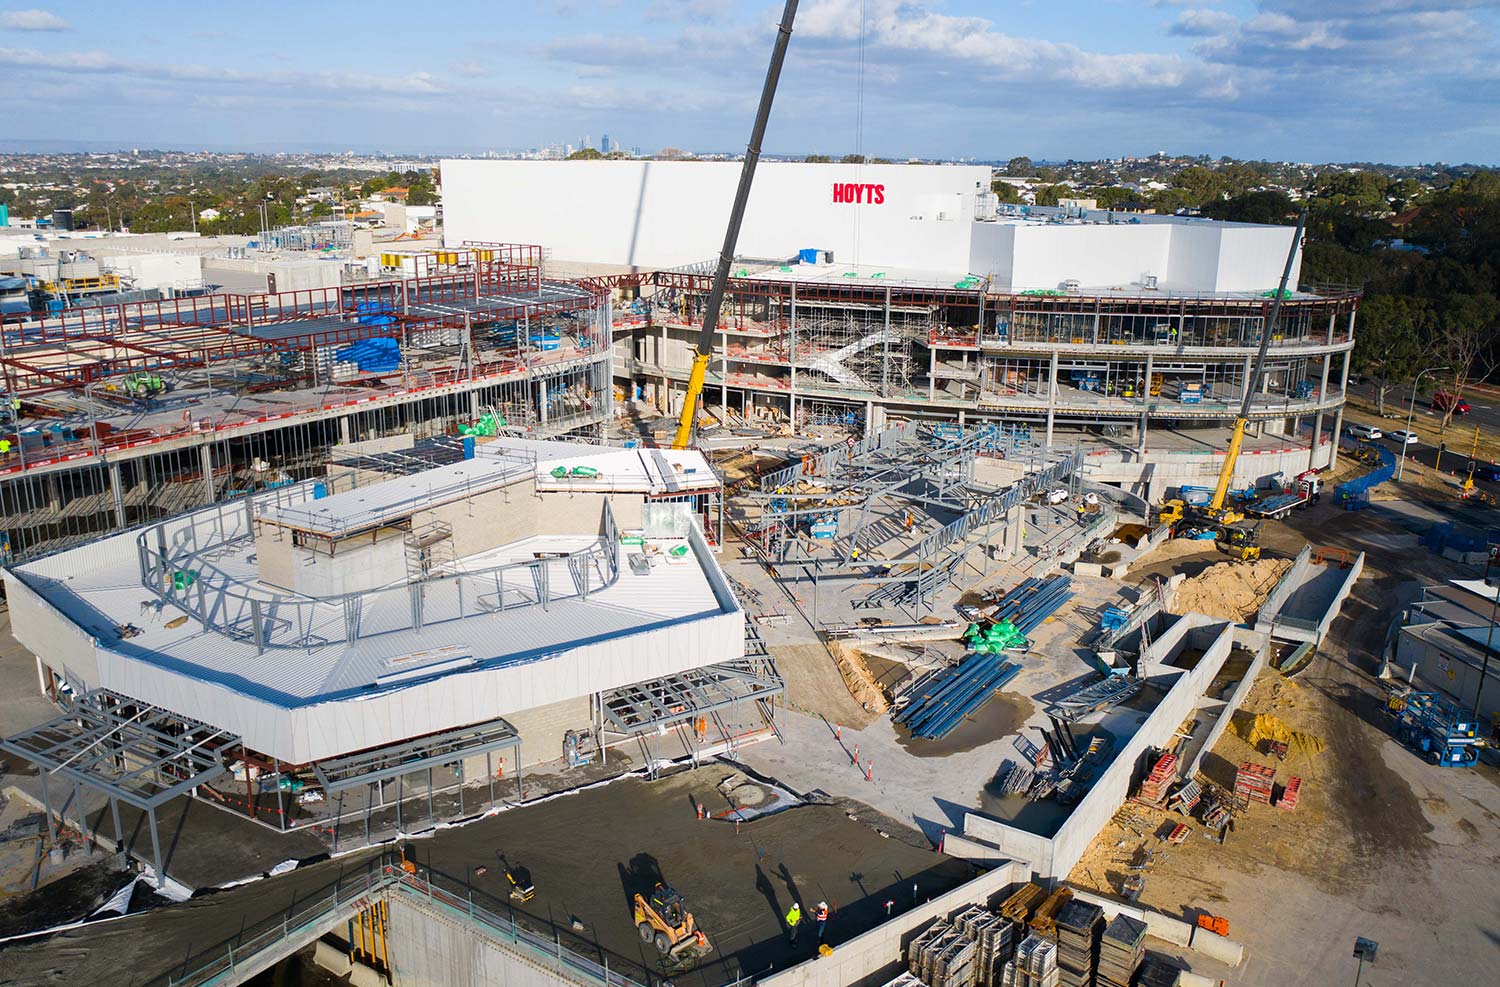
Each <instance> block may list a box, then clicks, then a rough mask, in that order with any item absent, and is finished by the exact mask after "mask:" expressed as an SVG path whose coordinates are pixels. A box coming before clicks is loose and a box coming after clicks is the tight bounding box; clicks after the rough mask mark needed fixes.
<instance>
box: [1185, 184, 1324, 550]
mask: <svg viewBox="0 0 1500 987" xmlns="http://www.w3.org/2000/svg"><path fill="white" fill-rule="evenodd" d="M1306 228H1307V210H1306V209H1304V210H1302V212H1301V213H1300V214H1299V215H1298V216H1297V232H1296V234H1294V235H1293V236H1292V246H1291V249H1290V250H1288V251H1287V254H1286V266H1285V267H1283V268H1282V269H1281V283H1280V284H1279V285H1278V286H1277V288H1276V297H1275V299H1274V300H1273V301H1272V302H1271V313H1270V315H1269V317H1267V319H1266V324H1265V325H1264V326H1263V327H1262V328H1261V333H1260V348H1259V349H1257V350H1256V351H1255V364H1254V367H1253V369H1252V370H1251V371H1250V377H1249V378H1248V379H1247V380H1246V381H1245V388H1244V389H1245V398H1244V400H1243V401H1241V402H1240V413H1239V415H1238V416H1237V417H1236V418H1235V420H1234V427H1233V429H1232V430H1231V431H1230V434H1229V448H1228V449H1227V450H1225V453H1224V465H1223V467H1222V468H1220V470H1219V482H1218V484H1217V485H1216V486H1215V487H1214V495H1213V499H1211V500H1210V501H1209V502H1208V504H1207V505H1206V506H1203V507H1193V506H1191V505H1188V504H1185V503H1183V502H1182V501H1181V500H1169V501H1167V502H1166V503H1165V504H1163V505H1162V506H1161V508H1160V512H1159V514H1158V520H1159V521H1161V522H1163V523H1174V522H1178V521H1188V522H1196V523H1197V524H1200V525H1203V526H1205V527H1207V526H1216V527H1219V528H1221V529H1223V528H1226V527H1228V526H1230V525H1233V524H1237V523H1238V522H1240V521H1243V520H1244V519H1245V515H1244V514H1243V513H1241V512H1240V511H1237V510H1235V509H1234V508H1232V507H1227V506H1225V501H1226V500H1228V498H1229V483H1230V481H1231V480H1232V479H1233V478H1234V467H1235V463H1236V462H1238V461H1239V458H1240V446H1241V445H1242V444H1244V441H1245V429H1246V427H1248V426H1249V424H1250V402H1251V400H1252V399H1253V398H1254V396H1255V385H1256V383H1257V382H1258V381H1259V380H1260V378H1261V374H1262V373H1263V372H1264V371H1265V367H1266V352H1267V351H1268V350H1269V349H1270V348H1271V332H1272V330H1273V329H1274V328H1275V327H1276V319H1277V318H1278V317H1279V316H1280V315H1281V302H1282V299H1284V298H1285V297H1286V294H1287V287H1286V286H1287V282H1288V281H1289V280H1291V277H1292V264H1293V263H1294V262H1295V261H1296V259H1297V249H1298V248H1299V247H1300V246H1301V245H1302V233H1303V231H1304V230H1305V229H1306ZM1220 540H1221V541H1224V540H1225V539H1224V538H1222V537H1221V538H1220ZM1256 554H1257V556H1258V555H1259V550H1258V549H1257V551H1256Z"/></svg>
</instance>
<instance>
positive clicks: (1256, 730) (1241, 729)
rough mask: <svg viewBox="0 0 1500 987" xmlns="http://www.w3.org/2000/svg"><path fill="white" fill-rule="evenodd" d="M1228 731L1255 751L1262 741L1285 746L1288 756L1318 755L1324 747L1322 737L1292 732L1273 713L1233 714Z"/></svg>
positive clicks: (1284, 722)
mask: <svg viewBox="0 0 1500 987" xmlns="http://www.w3.org/2000/svg"><path fill="white" fill-rule="evenodd" d="M1230 729H1232V730H1233V731H1234V734H1235V736H1237V737H1239V738H1240V739H1241V740H1243V741H1244V742H1245V743H1247V744H1249V745H1250V746H1251V747H1254V748H1256V749H1259V748H1260V744H1261V741H1263V740H1275V741H1279V742H1280V743H1283V744H1286V749H1287V753H1289V754H1318V753H1321V752H1322V750H1323V748H1324V746H1325V745H1324V743H1323V738H1322V737H1319V736H1317V735H1316V734H1311V733H1303V732H1302V731H1300V730H1293V729H1292V728H1291V727H1289V726H1287V725H1286V721H1285V720H1283V719H1282V718H1281V717H1279V716H1277V715H1275V714H1274V713H1243V712H1241V713H1235V714H1234V720H1233V721H1232V723H1231V725H1230Z"/></svg>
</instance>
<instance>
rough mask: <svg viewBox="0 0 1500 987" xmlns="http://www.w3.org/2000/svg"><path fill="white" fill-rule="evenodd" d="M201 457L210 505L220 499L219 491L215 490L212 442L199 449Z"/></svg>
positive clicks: (204, 483) (204, 482) (205, 488)
mask: <svg viewBox="0 0 1500 987" xmlns="http://www.w3.org/2000/svg"><path fill="white" fill-rule="evenodd" d="M199 456H200V457H201V458H202V461H203V491H204V493H205V494H206V495H207V496H208V503H210V504H212V503H213V502H214V501H216V500H218V499H219V495H218V491H216V490H214V445H213V443H212V442H209V443H206V444H204V445H203V446H200V447H199Z"/></svg>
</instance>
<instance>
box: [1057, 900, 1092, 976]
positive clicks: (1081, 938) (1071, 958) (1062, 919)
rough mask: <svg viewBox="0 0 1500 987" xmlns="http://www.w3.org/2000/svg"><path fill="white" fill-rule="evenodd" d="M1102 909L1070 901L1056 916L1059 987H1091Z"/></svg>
mask: <svg viewBox="0 0 1500 987" xmlns="http://www.w3.org/2000/svg"><path fill="white" fill-rule="evenodd" d="M1103 931H1104V909H1102V908H1100V907H1099V906H1098V905H1096V904H1094V903H1092V902H1088V901H1080V900H1079V899H1077V898H1074V899H1073V900H1072V901H1070V902H1068V903H1067V904H1066V905H1064V906H1063V907H1062V909H1061V910H1060V911H1059V912H1058V913H1057V966H1058V969H1059V971H1060V972H1061V977H1060V979H1059V984H1060V985H1061V987H1093V984H1094V972H1095V971H1096V970H1097V969H1098V966H1099V946H1100V936H1101V934H1102V933H1103Z"/></svg>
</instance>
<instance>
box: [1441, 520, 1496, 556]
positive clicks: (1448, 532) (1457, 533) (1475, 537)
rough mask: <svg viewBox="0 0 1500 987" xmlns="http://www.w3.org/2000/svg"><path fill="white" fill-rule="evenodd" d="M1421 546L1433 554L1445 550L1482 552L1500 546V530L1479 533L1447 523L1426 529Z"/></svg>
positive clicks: (1494, 529) (1492, 529)
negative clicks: (1493, 546) (1492, 546)
mask: <svg viewBox="0 0 1500 987" xmlns="http://www.w3.org/2000/svg"><path fill="white" fill-rule="evenodd" d="M1422 544H1424V545H1426V546H1427V547H1428V548H1430V549H1432V550H1433V551H1434V552H1441V551H1442V550H1443V549H1445V548H1451V549H1453V550H1454V551H1456V552H1483V551H1485V550H1487V549H1488V548H1489V547H1490V546H1491V545H1500V528H1490V529H1489V530H1488V531H1480V530H1478V529H1477V528H1468V527H1464V526H1462V525H1458V524H1454V523H1453V522H1452V521H1447V522H1444V523H1443V524H1434V525H1433V526H1432V527H1430V528H1428V529H1427V530H1426V531H1425V532H1424V533H1423V534H1422Z"/></svg>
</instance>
